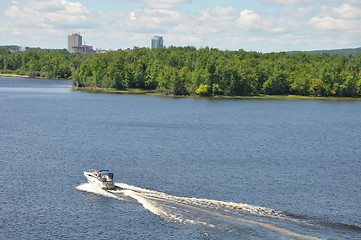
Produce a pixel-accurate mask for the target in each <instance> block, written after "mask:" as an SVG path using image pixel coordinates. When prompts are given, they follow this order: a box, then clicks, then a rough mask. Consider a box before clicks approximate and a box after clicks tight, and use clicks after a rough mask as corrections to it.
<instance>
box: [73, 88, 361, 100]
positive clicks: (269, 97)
mask: <svg viewBox="0 0 361 240" xmlns="http://www.w3.org/2000/svg"><path fill="white" fill-rule="evenodd" d="M74 88H75V89H77V90H80V91H86V92H91V93H115V94H143V95H153V96H164V97H173V98H189V97H192V98H202V99H259V100H324V101H361V98H351V97H316V96H297V95H266V94H260V95H257V96H222V95H216V96H210V97H202V96H199V95H174V94H166V93H161V92H157V91H155V90H143V89H136V88H133V89H127V90H118V89H114V88H109V89H107V88H92V87H74Z"/></svg>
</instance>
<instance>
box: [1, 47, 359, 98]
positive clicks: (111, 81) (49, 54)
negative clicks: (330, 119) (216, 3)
mask: <svg viewBox="0 0 361 240" xmlns="http://www.w3.org/2000/svg"><path fill="white" fill-rule="evenodd" d="M0 73H3V74H18V75H28V76H31V77H43V78H52V79H72V80H73V81H74V82H75V83H76V84H77V85H78V86H79V87H91V88H105V89H119V90H127V89H134V88H136V89H144V90H153V91H155V92H159V93H164V94H174V95H200V96H259V95H300V96H321V97H331V96H332V97H360V96H361V55H356V56H351V55H350V56H340V55H327V54H310V53H302V52H301V53H284V52H281V53H259V52H248V51H244V50H239V51H222V50H218V49H213V48H208V47H206V48H201V49H196V48H195V47H168V48H160V49H148V48H137V47H135V48H134V49H132V50H118V51H111V52H108V53H105V54H95V53H94V54H70V53H68V52H66V51H65V50H39V49H33V50H27V51H23V52H13V51H9V50H8V49H0Z"/></svg>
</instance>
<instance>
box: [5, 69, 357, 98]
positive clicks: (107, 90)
mask: <svg viewBox="0 0 361 240" xmlns="http://www.w3.org/2000/svg"><path fill="white" fill-rule="evenodd" d="M0 77H19V78H33V79H49V80H69V79H51V78H44V77H31V76H29V75H18V74H11V73H10V74H7V73H0ZM72 88H73V89H75V90H79V91H87V92H92V93H114V94H140V95H151V96H158V97H171V98H199V99H240V100H242V99H243V100H321V101H361V97H360V98H356V97H315V96H299V95H265V94H260V95H257V96H223V95H216V96H209V97H205V96H199V95H174V94H167V93H160V92H156V91H155V90H143V89H137V88H134V89H127V90H118V89H113V88H99V87H78V86H73V87H72Z"/></svg>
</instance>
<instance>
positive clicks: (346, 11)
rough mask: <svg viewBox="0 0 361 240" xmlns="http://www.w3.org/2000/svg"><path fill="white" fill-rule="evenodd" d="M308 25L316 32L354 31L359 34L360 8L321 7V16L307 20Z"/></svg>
mask: <svg viewBox="0 0 361 240" xmlns="http://www.w3.org/2000/svg"><path fill="white" fill-rule="evenodd" d="M309 24H310V25H311V26H312V27H314V28H316V29H317V30H322V31H330V30H339V31H355V32H359V33H361V30H360V26H361V8H357V7H354V6H352V5H350V4H343V5H340V6H338V7H328V6H325V7H322V9H321V14H320V15H318V16H314V17H312V18H311V19H310V20H309Z"/></svg>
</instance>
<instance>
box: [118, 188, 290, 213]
mask: <svg viewBox="0 0 361 240" xmlns="http://www.w3.org/2000/svg"><path fill="white" fill-rule="evenodd" d="M116 186H119V187H121V188H123V189H130V190H133V191H135V192H138V193H141V194H144V195H147V196H148V197H155V198H163V199H167V200H176V201H181V202H186V203H190V204H195V205H202V206H204V205H206V206H209V207H214V208H219V207H221V208H227V209H230V210H241V211H246V212H249V213H252V214H258V215H267V216H285V213H283V212H281V211H277V210H274V209H271V208H265V207H259V206H252V205H249V204H242V203H234V202H223V201H218V200H210V199H202V198H187V197H178V196H173V195H168V194H166V193H162V192H158V191H154V190H149V189H145V188H140V187H135V186H132V185H128V184H125V183H116Z"/></svg>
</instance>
